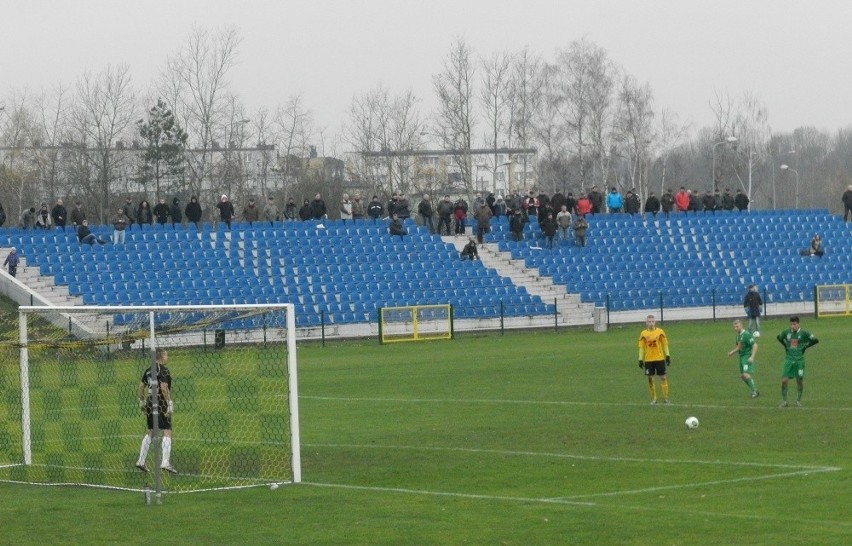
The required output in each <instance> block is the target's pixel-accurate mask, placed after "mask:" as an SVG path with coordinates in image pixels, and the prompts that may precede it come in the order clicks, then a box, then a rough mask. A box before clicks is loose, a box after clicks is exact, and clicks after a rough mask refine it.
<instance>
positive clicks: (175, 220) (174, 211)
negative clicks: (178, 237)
mask: <svg viewBox="0 0 852 546" xmlns="http://www.w3.org/2000/svg"><path fill="white" fill-rule="evenodd" d="M169 216H171V217H172V227H175V226H176V225H177V224H183V213H182V212H181V210H180V199H178V198H177V197H175V198H174V199H172V206H171V208H170V209H169Z"/></svg>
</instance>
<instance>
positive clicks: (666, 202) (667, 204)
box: [660, 188, 675, 218]
mask: <svg viewBox="0 0 852 546" xmlns="http://www.w3.org/2000/svg"><path fill="white" fill-rule="evenodd" d="M674 207H675V198H674V194H673V193H672V189H671V188H669V189H667V190H666V193H664V194H663V196H662V197H661V198H660V209H662V211H663V214H665V215H666V218H668V216H669V213H670V212H671V211H673V210H674Z"/></svg>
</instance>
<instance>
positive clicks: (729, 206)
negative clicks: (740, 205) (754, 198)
mask: <svg viewBox="0 0 852 546" xmlns="http://www.w3.org/2000/svg"><path fill="white" fill-rule="evenodd" d="M722 208H723V209H725V210H734V196H733V194H731V188H725V193H723V194H722Z"/></svg>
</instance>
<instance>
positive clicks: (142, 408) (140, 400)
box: [139, 398, 147, 413]
mask: <svg viewBox="0 0 852 546" xmlns="http://www.w3.org/2000/svg"><path fill="white" fill-rule="evenodd" d="M139 410H140V411H142V413H147V412H146V411H145V399H144V398H140V399H139Z"/></svg>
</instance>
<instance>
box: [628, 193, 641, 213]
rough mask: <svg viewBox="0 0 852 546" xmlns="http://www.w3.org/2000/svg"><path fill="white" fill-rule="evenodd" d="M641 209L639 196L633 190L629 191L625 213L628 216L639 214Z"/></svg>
mask: <svg viewBox="0 0 852 546" xmlns="http://www.w3.org/2000/svg"><path fill="white" fill-rule="evenodd" d="M641 209H642V204H641V202H640V201H639V196H638V195H637V194H636V193H635V192H634V191H633V190H628V192H627V197H625V198H624V212H626V213H627V214H639V211H640V210H641Z"/></svg>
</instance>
